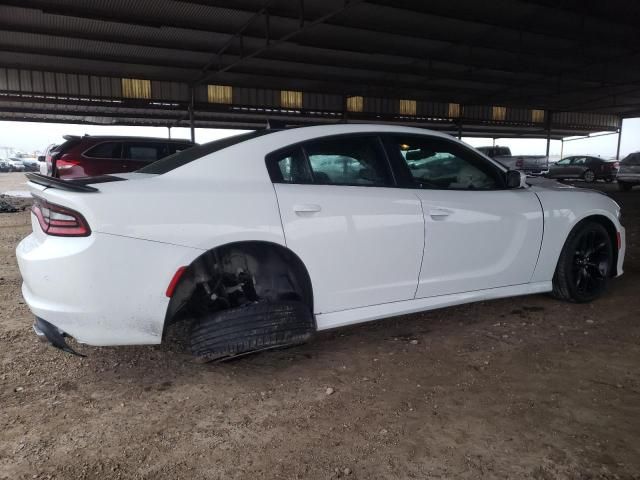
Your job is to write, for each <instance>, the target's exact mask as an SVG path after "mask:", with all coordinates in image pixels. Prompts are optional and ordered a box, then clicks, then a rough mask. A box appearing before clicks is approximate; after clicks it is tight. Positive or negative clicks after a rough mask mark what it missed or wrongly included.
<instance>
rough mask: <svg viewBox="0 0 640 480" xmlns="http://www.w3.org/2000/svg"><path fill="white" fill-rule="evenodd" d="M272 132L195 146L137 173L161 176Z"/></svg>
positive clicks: (243, 135)
mask: <svg viewBox="0 0 640 480" xmlns="http://www.w3.org/2000/svg"><path fill="white" fill-rule="evenodd" d="M274 131H275V130H256V131H255V132H249V133H242V134H240V135H234V136H233V137H227V138H222V139H220V140H215V141H213V142H209V143H204V144H202V145H197V146H195V147H191V148H189V149H187V150H183V151H182V152H177V153H174V154H173V155H169V156H168V157H165V158H163V159H161V160H158V161H157V162H153V163H151V164H149V165H147V166H146V167H143V168H141V169H140V170H138V173H153V174H157V175H162V174H163V173H167V172H170V171H171V170H175V169H176V168H178V167H182V166H183V165H186V164H187V163H190V162H193V161H194V160H197V159H199V158H202V157H204V156H205V155H209V154H210V153H213V152H217V151H218V150H222V149H223V148H228V147H231V146H233V145H237V144H238V143H242V142H246V141H247V140H251V139H252V138H256V137H261V136H262V135H266V134H267V133H271V132H274Z"/></svg>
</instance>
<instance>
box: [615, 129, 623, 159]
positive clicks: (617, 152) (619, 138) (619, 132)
mask: <svg viewBox="0 0 640 480" xmlns="http://www.w3.org/2000/svg"><path fill="white" fill-rule="evenodd" d="M621 141H622V121H620V128H618V147H617V148H616V160H620V142H621Z"/></svg>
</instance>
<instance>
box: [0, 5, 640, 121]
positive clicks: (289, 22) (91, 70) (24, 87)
mask: <svg viewBox="0 0 640 480" xmlns="http://www.w3.org/2000/svg"><path fill="white" fill-rule="evenodd" d="M609 7H610V8H609ZM613 9H615V11H613ZM639 21H640V2H635V1H625V0H610V1H609V2H607V5H604V4H601V3H595V2H581V1H578V0H567V1H564V2H561V3H560V4H558V2H554V1H552V0H494V1H492V2H477V1H475V0H430V1H429V2H423V1H418V0H368V1H363V0H351V1H349V2H346V1H344V0H304V1H301V2H290V1H286V0H137V1H135V2H132V1H130V0H96V1H92V2H86V1H84V0H8V1H5V2H3V5H0V67H8V68H10V69H14V70H16V71H18V72H20V73H18V74H16V75H17V77H16V78H13V77H12V78H11V79H9V78H8V79H7V81H6V82H5V83H6V85H5V87H6V88H7V89H8V91H21V92H31V93H55V94H75V95H88V96H93V97H99V98H116V99H117V98H120V96H121V91H120V85H119V82H120V80H119V78H121V77H127V78H142V79H149V80H152V81H153V82H154V83H153V84H152V99H151V100H153V101H156V102H160V103H162V102H171V101H175V102H179V103H181V105H182V107H184V104H185V102H186V103H188V101H189V99H190V93H189V86H198V85H206V84H207V83H218V84H225V85H232V86H235V87H237V88H245V89H248V90H247V92H248V91H251V89H255V92H262V93H256V94H255V95H253V96H252V97H251V98H254V99H255V101H256V102H257V103H255V104H253V105H252V107H254V108H255V109H256V112H257V111H260V109H261V108H263V107H273V106H274V105H275V104H276V103H277V98H278V96H277V94H273V95H272V94H271V93H266V92H267V91H271V90H273V91H276V92H277V91H279V90H295V91H302V92H305V93H306V94H307V95H308V97H305V98H309V99H310V98H314V101H313V102H311V103H309V102H310V101H309V100H305V102H306V103H305V105H313V106H312V107H310V108H313V109H319V110H326V111H334V109H336V108H337V109H338V110H340V111H342V110H344V101H343V99H344V97H345V96H347V95H360V96H363V97H365V105H378V106H379V107H380V110H379V113H381V114H387V113H388V112H394V111H395V110H394V109H395V107H394V105H395V103H396V101H397V99H399V98H406V99H415V100H417V101H418V108H417V112H431V111H436V110H437V111H440V110H442V111H443V112H444V111H446V112H448V111H449V110H448V107H446V108H445V107H444V106H443V105H448V103H450V102H453V103H456V104H460V105H462V106H463V107H464V106H465V105H466V106H469V107H470V108H469V109H467V112H472V111H475V110H474V108H471V107H472V106H485V107H488V108H490V106H492V105H501V106H505V107H507V114H506V117H505V118H506V119H508V121H512V122H516V121H520V119H521V118H525V117H526V116H527V115H526V113H523V114H522V115H523V116H521V115H520V114H519V113H517V112H518V111H519V110H518V109H521V110H522V111H523V112H524V111H529V110H530V109H533V108H535V109H542V110H545V111H551V112H553V111H580V112H585V111H591V112H594V113H597V114H603V113H608V114H613V115H625V116H628V115H634V114H640V51H638V48H637V46H638V45H640V29H638V28H637V25H638V23H639ZM61 74H68V75H62V76H60V75H61ZM0 84H2V79H1V78H0ZM196 91H197V92H200V90H196ZM0 93H2V90H1V89H0ZM243 95H244V94H243ZM313 95H315V97H312V96H313ZM203 98H204V100H202V99H203ZM234 98H244V97H243V96H242V95H240V96H237V95H234ZM247 98H249V96H248V97H247ZM367 98H369V100H366V99H367ZM274 99H275V100H274ZM373 99H378V100H373ZM245 100H246V99H245ZM66 101H67V102H73V100H70V99H67V100H66ZM198 101H201V102H203V105H199V106H198V108H200V109H201V110H202V111H205V110H206V108H207V105H206V96H204V97H202V95H201V94H200V93H198ZM0 102H4V100H3V97H1V96H0ZM76 103H77V102H76ZM79 104H80V105H84V104H83V103H82V102H80V103H79ZM249 104H250V102H248V103H247V102H244V101H243V103H242V105H244V106H247V105H249ZM387 105H388V106H387ZM1 106H3V107H6V105H1ZM275 106H277V105H275ZM328 106H330V108H329V107H328ZM478 108H479V107H478ZM5 110H6V108H5ZM155 111H156V110H154V109H153V107H149V111H148V113H149V115H154V114H155V113H154V112H155ZM464 111H465V109H464V108H462V112H463V114H462V117H463V118H462V120H464V117H465V114H464ZM53 113H54V112H52V114H53ZM372 113H375V112H372ZM396 113H397V112H396ZM269 114H271V113H269ZM417 114H418V115H419V113H417ZM216 115H218V116H219V118H221V113H220V112H217V113H216ZM256 115H257V114H256ZM301 115H303V116H304V115H311V114H308V113H306V112H302V113H301ZM466 116H467V119H470V117H469V115H468V114H467V115H466ZM557 118H561V117H560V116H558V117H557ZM562 118H564V117H562ZM593 118H595V117H593ZM598 118H600V117H598ZM161 120H162V121H164V119H161ZM178 120H179V117H176V121H178ZM614 123H615V122H614ZM605 124H606V125H607V128H614V127H612V125H611V122H605ZM595 126H599V123H598V121H595V120H594V127H595Z"/></svg>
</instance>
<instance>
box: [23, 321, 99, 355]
mask: <svg viewBox="0 0 640 480" xmlns="http://www.w3.org/2000/svg"><path fill="white" fill-rule="evenodd" d="M33 331H34V332H35V334H36V335H37V336H38V338H39V339H40V340H41V341H43V342H49V343H50V344H51V345H53V346H54V347H56V348H58V349H60V350H62V351H63V352H67V353H69V354H71V355H76V356H78V357H86V355H83V354H81V353H78V352H76V351H75V350H74V349H73V348H71V347H70V346H69V345H67V341H66V340H65V337H66V336H67V334H66V333H64V332H63V331H62V330H60V329H59V328H58V327H56V326H55V325H52V324H51V323H49V322H47V321H46V320H43V319H41V318H40V317H36V320H35V322H33Z"/></svg>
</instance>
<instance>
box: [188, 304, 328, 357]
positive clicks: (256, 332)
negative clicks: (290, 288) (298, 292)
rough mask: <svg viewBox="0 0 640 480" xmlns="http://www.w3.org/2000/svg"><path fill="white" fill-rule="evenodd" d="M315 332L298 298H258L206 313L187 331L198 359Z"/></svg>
mask: <svg viewBox="0 0 640 480" xmlns="http://www.w3.org/2000/svg"><path fill="white" fill-rule="evenodd" d="M314 332H315V323H314V320H313V315H312V314H311V311H310V310H309V307H308V306H307V305H305V304H304V303H302V302H299V301H280V302H266V301H265V302H258V303H253V304H249V305H246V306H241V307H237V308H229V309H226V310H221V311H218V312H214V313H209V314H206V315H205V316H204V317H202V318H201V319H200V320H199V321H198V322H197V324H196V325H195V326H194V328H193V330H192V332H191V351H192V353H193V354H194V355H195V356H196V357H198V359H199V360H200V361H205V362H206V361H213V360H226V359H230V358H232V357H237V356H240V355H247V354H249V353H254V352H259V351H262V350H270V349H274V348H282V347H290V346H293V345H299V344H301V343H305V342H307V341H308V340H309V339H310V338H311V336H312V335H313V333H314Z"/></svg>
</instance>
